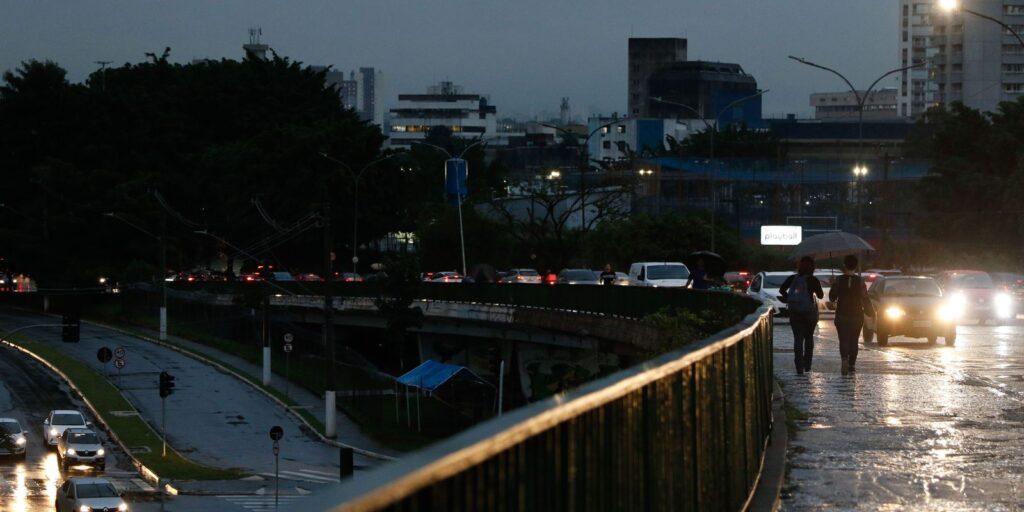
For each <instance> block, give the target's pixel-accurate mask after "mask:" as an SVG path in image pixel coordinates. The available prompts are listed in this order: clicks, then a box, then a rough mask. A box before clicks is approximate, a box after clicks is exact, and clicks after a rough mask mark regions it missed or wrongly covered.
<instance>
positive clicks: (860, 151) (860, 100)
mask: <svg viewBox="0 0 1024 512" xmlns="http://www.w3.org/2000/svg"><path fill="white" fill-rule="evenodd" d="M789 58H790V59H792V60H795V61H796V62H799V63H801V64H804V65H807V66H811V67H812V68H818V69H821V70H824V71H828V72H829V73H832V74H833V75H836V76H837V77H839V78H840V79H841V80H842V81H843V82H845V83H846V86H847V87H849V88H850V92H852V93H853V97H854V99H856V100H857V163H856V164H855V165H854V175H855V176H863V175H866V174H867V167H865V166H864V105H865V104H866V103H867V101H868V98H870V97H871V91H872V90H873V89H874V88H875V86H876V85H878V83H879V82H881V81H882V80H884V79H885V78H886V77H888V76H890V75H893V74H896V73H899V72H902V71H906V70H908V69H913V68H918V67H921V66H924V65H925V63H924V62H919V63H917V64H911V65H909V66H903V67H901V68H896V69H893V70H891V71H886V72H885V73H883V74H882V76H880V77H878V78H877V79H875V81H874V82H871V85H869V86H868V88H867V89H865V90H864V94H861V93H860V91H858V90H857V88H856V87H854V86H853V83H851V82H850V80H848V79H847V78H846V76H844V75H843V74H842V73H840V72H838V71H836V70H834V69H832V68H830V67H826V66H822V65H821V64H815V63H813V62H811V61H809V60H807V59H804V58H802V57H794V56H792V55H790V56H789ZM858 169H860V170H862V171H863V173H862V174H858ZM860 186H861V185H860V180H858V184H857V201H858V202H859V201H860ZM857 209H858V214H857V231H858V233H860V235H863V234H864V229H863V226H862V224H861V219H860V213H859V211H860V206H859V205H858V207H857Z"/></svg>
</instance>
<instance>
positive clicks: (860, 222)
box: [853, 164, 868, 236]
mask: <svg viewBox="0 0 1024 512" xmlns="http://www.w3.org/2000/svg"><path fill="white" fill-rule="evenodd" d="M867 175H868V166H866V165H864V164H857V165H855V166H853V176H854V177H855V178H856V179H857V234H858V236H864V217H862V216H861V196H862V195H863V194H862V188H861V183H862V182H863V178H864V177H865V176H867Z"/></svg>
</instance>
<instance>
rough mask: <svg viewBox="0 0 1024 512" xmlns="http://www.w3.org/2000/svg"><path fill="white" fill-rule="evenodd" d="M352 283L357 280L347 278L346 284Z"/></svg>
mask: <svg viewBox="0 0 1024 512" xmlns="http://www.w3.org/2000/svg"><path fill="white" fill-rule="evenodd" d="M352 281H355V279H353V278H351V277H346V278H345V282H346V283H351V282H352Z"/></svg>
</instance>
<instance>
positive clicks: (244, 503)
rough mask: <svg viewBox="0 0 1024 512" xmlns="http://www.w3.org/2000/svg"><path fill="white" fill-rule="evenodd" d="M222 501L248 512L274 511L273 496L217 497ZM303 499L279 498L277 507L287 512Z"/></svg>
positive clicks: (299, 497) (293, 497) (294, 497)
mask: <svg viewBox="0 0 1024 512" xmlns="http://www.w3.org/2000/svg"><path fill="white" fill-rule="evenodd" d="M217 497H218V498H221V499H223V500H226V501H228V502H230V503H232V504H234V505H238V506H239V507H242V508H244V509H248V510H275V509H276V508H275V502H274V496H273V495H272V494H271V495H263V496H217ZM302 498H305V496H294V495H289V496H281V497H279V498H278V499H277V505H278V507H279V508H282V509H285V510H287V509H288V507H290V506H292V505H294V504H295V502H296V501H298V500H300V499H302Z"/></svg>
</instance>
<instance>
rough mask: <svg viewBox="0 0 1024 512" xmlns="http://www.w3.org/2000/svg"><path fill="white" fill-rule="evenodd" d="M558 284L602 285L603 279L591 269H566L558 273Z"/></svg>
mask: <svg viewBox="0 0 1024 512" xmlns="http://www.w3.org/2000/svg"><path fill="white" fill-rule="evenodd" d="M557 282H558V284H593V285H598V284H601V278H600V277H599V276H598V274H596V273H594V271H593V270H590V269H589V268H566V269H562V271H561V272H559V273H558V281H557Z"/></svg>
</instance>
